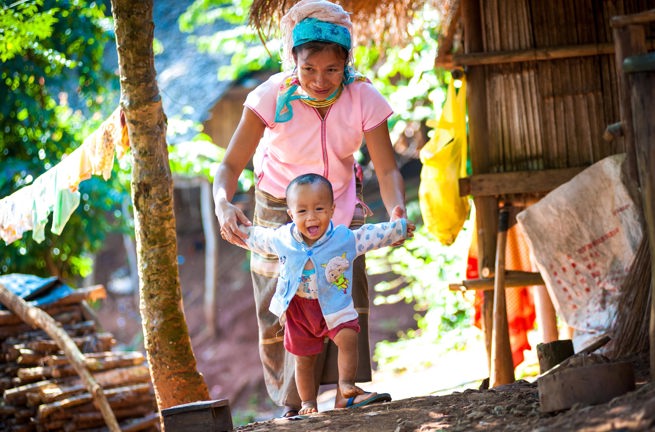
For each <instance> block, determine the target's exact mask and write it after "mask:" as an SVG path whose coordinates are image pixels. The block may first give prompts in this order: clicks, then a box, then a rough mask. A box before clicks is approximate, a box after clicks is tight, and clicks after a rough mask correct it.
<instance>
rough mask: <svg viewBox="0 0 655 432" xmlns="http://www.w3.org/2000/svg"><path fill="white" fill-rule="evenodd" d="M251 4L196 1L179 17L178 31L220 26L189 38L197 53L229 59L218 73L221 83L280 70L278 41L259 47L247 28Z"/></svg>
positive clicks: (226, 0)
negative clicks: (219, 28) (203, 34)
mask: <svg viewBox="0 0 655 432" xmlns="http://www.w3.org/2000/svg"><path fill="white" fill-rule="evenodd" d="M251 4H252V0H235V1H231V0H196V1H195V2H194V3H193V4H192V5H191V6H189V8H188V9H187V11H186V12H185V13H184V14H182V16H181V17H180V29H181V30H182V31H186V32H190V31H192V30H193V29H194V28H196V27H200V26H203V25H207V24H215V23H217V22H218V23H223V24H224V26H225V30H222V31H219V32H216V33H213V34H211V35H207V36H194V37H190V39H189V40H190V41H191V42H195V43H196V45H197V46H198V50H199V51H200V52H220V53H222V54H225V55H230V56H232V57H231V62H230V63H231V64H230V65H228V66H224V67H222V68H220V69H219V71H218V77H219V79H221V80H237V79H239V78H241V77H244V76H246V75H248V74H249V73H252V72H257V71H262V70H279V67H280V66H279V65H280V57H279V49H280V44H279V41H271V42H270V43H269V42H266V46H264V45H263V44H262V43H261V40H260V39H259V36H258V35H257V34H256V32H254V31H253V30H252V29H251V28H249V27H248V26H247V25H246V21H247V17H248V12H249V10H250V6H251Z"/></svg>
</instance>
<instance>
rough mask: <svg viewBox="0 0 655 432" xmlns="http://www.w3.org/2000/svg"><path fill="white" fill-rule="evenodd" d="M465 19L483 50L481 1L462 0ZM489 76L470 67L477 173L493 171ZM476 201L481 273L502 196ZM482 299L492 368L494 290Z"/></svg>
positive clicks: (470, 48) (468, 42)
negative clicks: (488, 149) (490, 150)
mask: <svg viewBox="0 0 655 432" xmlns="http://www.w3.org/2000/svg"><path fill="white" fill-rule="evenodd" d="M462 19H463V21H464V29H465V31H464V37H465V40H464V49H465V51H466V53H475V52H481V51H483V49H484V43H483V40H482V38H483V37H482V17H481V16H480V4H479V2H478V1H475V0H463V1H462ZM486 80H487V76H486V69H485V67H484V66H478V67H470V68H467V70H466V89H467V94H466V103H467V107H468V116H469V124H468V127H469V148H470V152H469V155H470V158H471V168H472V171H473V174H483V173H488V172H489V171H490V168H489V157H488V151H487V146H488V145H489V141H488V137H489V133H488V124H487V81H486ZM473 200H474V203H475V214H476V228H477V230H478V260H479V261H478V269H479V270H480V273H482V270H483V269H485V268H487V269H490V268H492V267H493V265H494V259H495V250H496V226H497V223H496V221H497V218H498V200H497V199H496V198H495V197H475V196H474V197H473ZM482 295H483V303H482V328H483V330H484V340H485V345H486V348H487V363H488V365H489V368H491V336H492V321H493V318H492V316H493V298H494V296H493V292H491V291H485V292H484V293H483V294H482Z"/></svg>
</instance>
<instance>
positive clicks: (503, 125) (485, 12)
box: [250, 0, 655, 383]
mask: <svg viewBox="0 0 655 432" xmlns="http://www.w3.org/2000/svg"><path fill="white" fill-rule="evenodd" d="M337 2H338V3H340V4H341V5H342V6H344V8H345V9H346V10H349V11H351V12H352V20H353V24H354V30H355V34H356V38H357V39H358V40H360V41H361V40H366V41H373V42H374V43H380V44H383V43H393V44H402V43H403V37H404V35H405V32H404V30H403V29H404V28H405V27H406V25H407V22H409V20H411V18H412V14H414V13H416V12H415V11H417V10H419V9H420V6H422V5H424V4H426V3H428V2H427V1H418V0H395V1H394V0H387V1H349V0H343V1H337ZM293 3H295V2H293V1H284V0H282V1H273V0H255V1H254V2H253V6H252V9H251V13H250V20H251V23H253V24H254V25H255V27H256V28H257V29H259V30H260V32H261V33H262V34H267V33H268V32H270V31H271V30H272V29H274V28H275V23H276V22H278V20H279V18H280V17H281V16H282V15H283V14H284V13H285V12H286V10H288V8H289V7H290V6H291V5H292V4H293ZM429 3H430V4H432V5H433V6H435V7H436V8H437V9H438V10H439V11H440V12H441V16H442V21H441V29H440V40H439V52H438V54H437V58H436V59H435V67H437V68H446V69H462V70H463V71H464V72H465V73H466V76H467V82H468V85H467V105H468V115H469V146H470V148H469V155H470V158H471V165H472V175H471V176H470V177H469V178H467V179H464V180H463V181H461V182H460V194H469V195H471V196H472V197H473V200H474V202H475V206H476V218H477V220H476V222H477V232H478V239H479V267H480V273H481V274H483V275H484V274H491V275H493V274H494V273H495V271H496V270H498V267H497V266H498V260H497V256H498V255H499V254H498V251H499V250H500V251H501V252H502V246H503V245H502V244H501V245H499V243H502V241H499V240H501V239H502V237H500V236H499V233H498V223H499V214H501V210H502V208H503V206H506V205H509V204H518V205H521V206H525V205H529V203H530V202H534V201H535V200H539V199H540V197H542V196H543V195H545V194H546V193H547V192H549V191H550V190H552V189H554V188H556V187H557V186H559V185H561V184H562V183H564V182H566V181H568V180H570V179H571V178H573V177H574V176H575V175H576V174H578V173H579V172H580V171H582V170H583V169H584V168H586V167H589V166H590V165H592V164H594V163H595V162H597V161H600V160H601V159H603V158H605V157H607V156H610V155H614V154H617V153H626V154H627V159H628V164H627V166H628V178H629V181H631V182H633V184H635V185H637V184H638V183H639V167H638V163H637V158H636V157H635V154H636V152H635V138H634V132H633V130H634V129H635V128H634V127H633V126H634V125H632V121H631V119H632V114H631V112H632V111H631V104H630V99H629V93H630V92H629V87H628V86H629V83H628V80H626V79H625V74H623V72H622V68H621V63H622V62H623V59H624V58H625V57H627V56H630V55H632V54H638V53H643V52H645V51H647V50H648V48H650V47H651V45H652V44H651V43H650V42H649V41H652V39H653V25H652V24H651V22H652V20H651V21H649V19H648V17H644V11H649V10H652V9H653V8H655V1H653V0H613V1H601V0H578V1H567V0H556V1H550V2H542V1H538V0H488V1H476V0H434V1H431V2H429ZM639 14H641V15H639ZM645 15H649V13H648V12H646V13H645ZM614 17H632V18H626V19H624V21H622V22H620V20H621V18H614ZM613 19H614V21H613ZM617 65H618V66H617ZM635 118H636V117H635ZM651 119H652V116H651ZM640 121H641V122H642V123H643V122H644V121H646V120H645V117H644V116H642V117H641V120H640ZM652 153H653V151H652V150H651V154H652ZM651 157H652V156H651ZM651 162H652V161H651ZM644 170H645V169H644ZM642 177H644V176H643V174H642ZM642 182H643V180H642ZM647 189H650V188H647ZM635 190H638V187H636V186H635ZM650 193H651V195H652V192H650ZM642 195H643V194H642ZM643 201H644V208H645V209H648V208H652V207H653V204H652V202H653V197H652V196H650V197H649V196H643ZM651 213H652V210H651ZM645 220H646V221H647V225H649V226H648V229H649V230H650V233H651V234H650V235H651V238H653V234H652V232H653V230H654V229H655V226H654V225H653V222H654V219H653V215H652V214H650V215H648V214H647V215H646V217H645ZM651 242H652V241H651ZM499 247H500V248H501V249H498V248H499ZM652 248H653V245H651V250H652ZM646 249H647V248H646ZM646 256H647V257H646V260H648V259H650V258H649V257H648V254H646ZM645 270H646V269H645V266H642V267H639V268H635V269H634V271H636V272H640V273H642V274H641V276H642V277H641V279H642V282H643V283H646V291H647V290H648V281H649V275H647V276H646V277H645V278H644V277H643V273H644V272H645ZM647 270H648V273H650V270H649V268H648V269H647ZM504 273H505V272H504V268H503V274H504ZM501 276H502V277H501ZM492 279H494V278H492ZM493 284H494V285H495V290H493V291H485V294H484V296H485V301H484V306H483V315H484V320H483V321H484V322H485V323H486V325H485V335H486V340H487V349H488V351H489V354H490V358H492V362H491V363H492V364H491V371H490V372H491V375H492V376H493V375H494V373H495V374H498V375H500V376H499V377H497V378H498V382H499V383H502V382H503V381H504V382H509V381H511V380H513V371H512V370H511V368H512V366H511V358H510V357H509V354H508V352H507V351H508V347H507V346H505V345H507V344H508V341H507V340H506V333H507V330H506V325H507V324H506V322H505V323H503V322H502V319H499V318H498V316H502V314H503V312H504V311H503V310H502V309H501V310H499V306H498V303H499V302H500V303H502V302H503V301H504V300H503V298H502V297H501V298H500V299H499V298H496V300H495V301H494V296H498V292H499V291H500V292H502V291H504V287H505V284H504V275H499V276H498V277H496V278H495V279H494V282H493ZM642 285H643V284H642ZM494 292H495V294H494ZM646 316H648V315H647V314H646ZM652 316H653V312H651V317H652ZM495 320H498V322H497V323H496V324H497V326H498V328H497V329H496V330H493V327H494V326H492V325H491V323H492V322H494V321H495ZM651 320H653V318H651ZM503 324H504V325H505V330H504V331H503ZM642 327H644V328H645V329H646V337H647V333H648V326H647V324H646V325H645V326H643V325H642ZM503 336H504V337H503ZM654 338H655V335H654V334H651V335H650V340H651V344H650V345H651V370H653V369H655V367H654V366H655V354H653V353H655V351H654V350H653V349H652V348H653V345H655V343H652V342H653V339H654ZM492 345H496V347H495V351H497V352H494V350H492ZM508 369H509V370H508ZM492 381H493V380H492Z"/></svg>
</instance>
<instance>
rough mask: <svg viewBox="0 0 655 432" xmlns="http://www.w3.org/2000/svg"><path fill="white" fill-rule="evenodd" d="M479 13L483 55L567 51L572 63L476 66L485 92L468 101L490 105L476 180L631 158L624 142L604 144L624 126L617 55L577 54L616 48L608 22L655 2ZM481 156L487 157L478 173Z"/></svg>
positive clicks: (578, 2)
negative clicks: (610, 131)
mask: <svg viewBox="0 0 655 432" xmlns="http://www.w3.org/2000/svg"><path fill="white" fill-rule="evenodd" d="M472 3H474V4H475V3H476V2H472ZM469 4H470V3H469ZM479 7H480V21H481V22H480V29H479V30H478V31H479V32H480V36H481V42H482V47H483V50H482V51H484V52H486V53H494V52H508V51H509V52H516V51H523V50H532V49H537V50H544V49H548V48H554V47H555V48H559V47H569V48H572V52H571V55H573V56H572V57H570V58H561V59H552V60H540V61H522V62H513V63H509V62H508V63H503V64H492V65H484V66H475V67H481V68H483V69H484V75H485V81H486V83H485V84H486V85H485V87H486V88H484V89H483V90H484V94H474V95H471V94H470V95H469V98H470V97H471V96H473V97H476V98H477V97H480V98H482V100H484V101H486V113H487V118H486V125H485V129H486V131H487V136H486V139H482V140H478V141H477V142H473V141H472V142H471V155H472V158H473V159H474V164H473V168H474V173H483V172H484V173H495V172H508V171H524V170H542V169H551V168H565V167H578V166H587V165H590V164H592V163H593V162H596V161H598V160H600V159H602V158H604V157H606V156H608V155H611V154H615V153H619V152H623V151H625V149H624V146H623V140H621V139H618V140H614V141H612V142H607V141H604V140H603V139H602V134H603V132H604V130H605V128H606V127H607V126H608V125H609V124H612V123H615V122H617V121H619V120H620V112H619V100H618V78H617V75H616V71H615V62H614V54H613V53H611V52H610V53H606V54H602V55H591V56H590V55H587V56H582V55H580V56H576V55H575V47H579V46H589V45H590V44H592V45H593V44H605V45H608V44H613V39H612V29H611V28H610V18H611V17H612V16H615V15H624V14H631V13H636V12H641V11H644V10H647V9H652V8H655V1H653V0H623V1H599V0H575V1H572V0H554V1H542V0H488V1H480V2H479ZM467 30H470V29H467ZM651 34H652V32H651ZM469 52H470V51H469ZM478 120H480V119H478ZM478 152H486V153H487V154H486V156H485V158H484V159H486V161H485V163H484V164H482V165H480V164H477V166H476V163H475V159H476V158H475V154H476V153H478Z"/></svg>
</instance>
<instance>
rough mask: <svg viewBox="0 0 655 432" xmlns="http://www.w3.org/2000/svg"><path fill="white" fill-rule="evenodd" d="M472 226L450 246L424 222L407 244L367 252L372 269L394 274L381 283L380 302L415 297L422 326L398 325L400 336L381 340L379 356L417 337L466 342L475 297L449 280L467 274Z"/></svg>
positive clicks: (384, 358) (383, 358) (443, 343)
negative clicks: (453, 287) (459, 290)
mask: <svg viewBox="0 0 655 432" xmlns="http://www.w3.org/2000/svg"><path fill="white" fill-rule="evenodd" d="M470 229H471V228H470V221H467V224H466V225H465V228H464V230H463V231H462V232H461V233H460V235H459V236H458V238H457V240H456V242H455V243H454V244H453V245H451V246H448V247H446V246H441V245H440V244H439V243H438V242H437V241H436V240H435V239H434V238H433V237H432V236H431V235H430V234H429V233H428V231H427V229H426V228H425V227H424V226H423V225H419V226H417V230H416V231H415V233H414V238H412V239H409V240H407V241H406V242H405V243H404V244H403V245H402V246H401V247H396V248H385V249H381V250H378V251H373V252H369V253H368V254H367V261H366V262H367V271H368V273H369V274H370V275H375V274H386V275H388V276H389V277H388V279H387V280H385V281H383V282H380V283H378V284H377V285H376V286H375V292H376V297H375V299H374V304H375V305H380V304H390V303H396V302H400V301H404V302H406V303H412V304H413V305H414V310H415V312H416V313H415V315H414V318H415V319H416V328H412V329H398V338H399V340H398V341H396V342H387V343H382V344H378V347H377V348H376V357H377V361H378V362H379V363H380V364H382V365H384V364H385V363H390V362H392V361H394V360H395V357H396V356H398V355H399V353H402V352H407V351H408V347H407V346H408V345H409V342H408V341H411V340H415V341H417V342H416V343H422V344H428V345H434V346H440V347H442V348H443V347H447V348H455V349H458V348H461V347H463V345H464V344H465V342H466V340H467V337H468V335H469V329H470V328H471V323H472V301H471V299H470V298H465V297H464V296H463V295H462V294H460V293H454V292H451V291H450V290H449V288H448V284H449V282H453V281H457V280H462V279H464V275H463V272H464V271H465V269H466V257H467V253H468V245H469V244H470ZM399 346H400V347H403V348H402V349H398V348H399ZM424 366H425V365H424Z"/></svg>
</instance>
